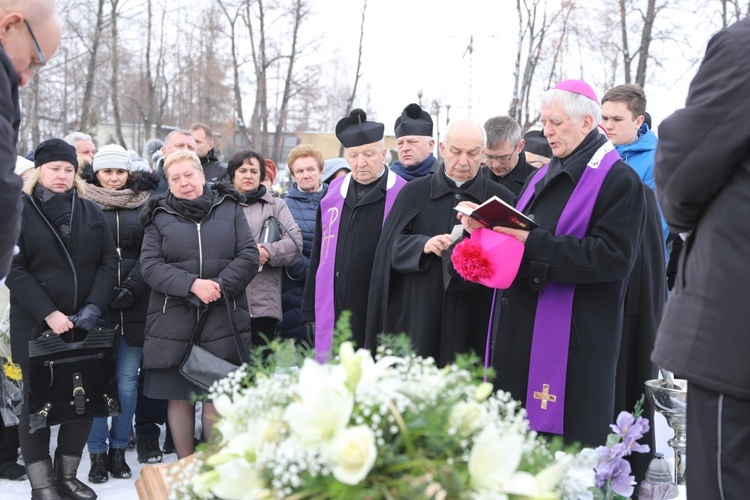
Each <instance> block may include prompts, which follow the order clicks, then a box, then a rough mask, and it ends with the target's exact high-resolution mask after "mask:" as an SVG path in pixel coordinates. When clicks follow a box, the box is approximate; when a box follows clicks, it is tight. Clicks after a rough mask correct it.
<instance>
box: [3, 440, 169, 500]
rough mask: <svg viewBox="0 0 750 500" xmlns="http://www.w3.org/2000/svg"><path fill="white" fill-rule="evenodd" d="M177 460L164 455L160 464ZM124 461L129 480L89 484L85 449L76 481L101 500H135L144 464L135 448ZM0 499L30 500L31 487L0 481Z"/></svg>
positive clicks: (53, 451) (22, 483)
mask: <svg viewBox="0 0 750 500" xmlns="http://www.w3.org/2000/svg"><path fill="white" fill-rule="evenodd" d="M161 440H162V444H163V440H164V432H162V437H161ZM50 441H51V442H52V447H51V448H52V449H51V452H52V454H51V456H54V453H55V450H54V446H55V444H56V443H57V427H53V429H52V439H51V440H50ZM176 460H177V454H175V453H172V454H171V455H164V460H163V461H162V463H164V464H167V463H171V462H174V461H176ZM125 461H126V462H127V463H128V465H129V466H130V469H131V470H132V471H133V476H132V477H131V478H130V479H114V478H113V477H112V476H110V477H109V481H107V482H106V483H102V484H89V482H88V476H89V467H90V466H91V461H90V460H89V453H88V450H87V449H86V448H84V450H83V458H82V459H81V465H80V466H79V467H78V479H80V480H81V481H83V482H84V483H86V484H88V485H89V486H91V487H92V488H93V489H94V491H95V492H96V494H97V495H98V496H99V499H101V500H137V498H138V493H137V492H136V490H135V480H136V479H137V478H138V477H140V475H141V469H142V468H143V467H144V466H145V465H146V464H139V463H138V454H137V453H136V451H135V448H133V449H132V450H131V449H128V451H127V452H126V453H125ZM0 498H2V499H3V500H21V499H23V500H28V499H29V498H31V486H30V485H29V481H28V480H26V481H8V480H7V479H0Z"/></svg>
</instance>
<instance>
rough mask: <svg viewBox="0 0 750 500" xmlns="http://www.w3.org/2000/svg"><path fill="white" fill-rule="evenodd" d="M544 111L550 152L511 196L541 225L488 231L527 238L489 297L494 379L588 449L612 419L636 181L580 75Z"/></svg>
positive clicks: (539, 426) (635, 233)
mask: <svg viewBox="0 0 750 500" xmlns="http://www.w3.org/2000/svg"><path fill="white" fill-rule="evenodd" d="M541 109H542V123H543V124H544V134H545V136H546V137H547V140H548V141H549V144H550V147H551V148H552V151H553V153H554V157H553V158H552V160H551V161H550V163H549V165H548V166H547V167H545V168H544V169H543V170H540V171H538V172H537V173H535V174H534V176H533V177H532V178H530V179H529V181H528V182H527V184H526V186H525V188H524V191H522V192H521V196H520V197H519V199H518V201H517V202H516V207H517V208H518V209H519V210H521V211H522V212H523V213H525V214H527V215H528V216H529V217H533V219H534V221H535V222H537V223H538V224H539V227H538V228H536V229H532V230H531V231H522V230H516V229H507V228H495V229H496V230H498V231H499V232H502V233H505V234H510V235H512V236H515V237H516V238H517V239H518V240H519V241H521V242H522V243H524V245H525V250H524V255H523V259H522V262H521V267H520V269H519V272H518V276H517V277H516V279H515V280H514V282H513V284H512V285H511V286H510V287H509V288H508V289H507V290H505V291H504V292H503V294H502V297H501V298H498V301H497V303H496V308H497V310H499V318H498V321H497V322H496V325H495V326H496V328H495V339H494V351H493V363H492V364H493V367H494V368H495V370H496V371H497V378H496V380H495V386H496V388H498V389H502V390H505V391H508V392H510V393H511V395H512V396H513V397H514V398H515V399H517V400H520V401H521V402H523V403H524V405H525V407H526V409H527V412H528V417H529V421H530V423H531V427H532V428H533V429H535V430H537V431H540V432H547V433H555V434H562V436H563V438H564V439H565V440H566V441H567V442H575V441H578V442H581V443H583V444H584V445H589V446H594V445H600V444H602V443H604V441H605V439H606V437H607V434H608V433H609V432H610V428H609V425H610V424H611V423H612V416H613V411H614V401H615V390H614V389H615V372H616V366H617V359H618V350H619V347H620V339H621V334H622V324H623V305H624V301H625V290H626V286H627V281H628V276H629V275H630V272H631V270H632V269H633V265H634V263H635V260H636V257H637V255H638V251H639V248H640V246H641V240H642V236H643V231H644V227H645V222H646V201H645V196H644V188H643V183H642V182H641V180H640V179H639V177H638V175H637V174H636V173H635V171H634V170H633V169H632V168H630V167H629V166H628V165H627V164H625V163H624V162H622V161H621V160H619V155H618V154H617V152H616V150H614V146H613V145H612V144H611V143H609V142H608V141H607V139H606V137H604V136H602V135H600V134H599V132H598V131H597V126H596V125H597V123H599V121H600V119H601V110H600V108H599V104H598V100H597V98H596V95H595V94H594V92H593V90H592V89H591V87H589V86H588V85H587V84H586V83H584V82H581V81H579V80H567V81H565V82H561V83H560V84H558V85H557V86H556V87H555V88H554V89H552V90H549V91H548V92H546V93H545V94H544V96H543V97H542V106H541ZM582 110H585V111H582ZM594 179H595V180H596V182H593V180H594ZM463 221H465V223H464V226H465V227H466V228H467V230H469V229H471V228H472V227H474V223H473V221H472V220H471V219H468V218H465V217H462V222H463ZM568 228H572V229H568ZM579 234H580V236H579ZM565 317H569V318H570V319H569V320H567V319H563V318H565ZM537 327H539V328H537ZM540 360H542V362H540ZM551 369H554V372H552V371H550V370H551ZM560 369H561V370H562V371H560Z"/></svg>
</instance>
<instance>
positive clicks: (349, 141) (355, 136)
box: [336, 108, 385, 148]
mask: <svg viewBox="0 0 750 500" xmlns="http://www.w3.org/2000/svg"><path fill="white" fill-rule="evenodd" d="M384 131H385V125H383V124H382V123H378V122H368V121H367V114H366V113H365V112H364V111H362V110H361V109H359V108H357V109H355V110H352V112H351V113H349V116H347V117H346V118H342V119H341V120H339V122H338V123H337V124H336V137H338V139H339V141H341V144H343V145H344V147H345V148H354V147H356V146H364V145H365V144H372V143H373V142H378V141H379V140H381V139H382V138H383V133H384Z"/></svg>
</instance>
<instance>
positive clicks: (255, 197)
mask: <svg viewBox="0 0 750 500" xmlns="http://www.w3.org/2000/svg"><path fill="white" fill-rule="evenodd" d="M264 194H266V186H265V185H264V184H261V185H260V187H259V188H258V189H257V190H255V191H250V192H249V193H245V203H246V204H248V205H252V204H253V203H255V202H257V201H260V199H261V198H263V195H264Z"/></svg>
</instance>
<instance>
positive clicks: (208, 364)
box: [180, 279, 248, 391]
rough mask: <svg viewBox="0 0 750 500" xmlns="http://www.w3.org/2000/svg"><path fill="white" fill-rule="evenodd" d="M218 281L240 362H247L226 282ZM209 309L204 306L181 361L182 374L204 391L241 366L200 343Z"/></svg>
mask: <svg viewBox="0 0 750 500" xmlns="http://www.w3.org/2000/svg"><path fill="white" fill-rule="evenodd" d="M217 281H218V282H219V285H220V286H221V295H222V296H223V297H224V303H225V304H226V308H227V313H228V314H229V324H230V326H231V327H232V336H233V337H234V341H235V344H236V345H237V353H238V354H239V356H240V362H242V363H246V362H247V359H248V358H247V352H246V350H245V346H243V345H242V341H241V340H240V337H239V335H238V334H237V324H236V323H235V321H234V316H232V307H231V305H230V303H229V296H228V295H227V292H226V290H225V289H224V283H223V282H222V281H221V279H218V280H217ZM208 309H209V307H204V308H202V310H201V315H200V317H199V318H198V322H197V323H196V325H195V328H194V329H193V335H192V337H191V339H190V347H189V348H188V352H187V355H186V356H185V358H184V359H183V360H182V363H180V374H182V376H183V377H185V379H186V380H188V381H189V382H191V383H192V384H194V385H196V386H198V387H200V388H201V389H203V390H204V391H208V389H209V388H210V387H211V386H212V385H213V383H214V382H215V381H217V380H219V379H222V378H224V377H226V376H227V375H229V373H231V372H233V371H234V370H236V369H237V368H239V366H237V365H235V364H233V363H230V362H229V361H227V360H226V359H224V358H220V357H219V356H216V355H215V354H212V353H210V352H209V351H207V350H205V349H204V348H202V347H201V346H200V345H198V342H199V341H200V336H201V333H202V332H203V329H204V327H205V326H206V319H207V318H208Z"/></svg>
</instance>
